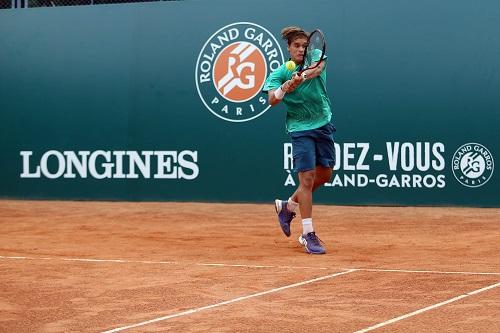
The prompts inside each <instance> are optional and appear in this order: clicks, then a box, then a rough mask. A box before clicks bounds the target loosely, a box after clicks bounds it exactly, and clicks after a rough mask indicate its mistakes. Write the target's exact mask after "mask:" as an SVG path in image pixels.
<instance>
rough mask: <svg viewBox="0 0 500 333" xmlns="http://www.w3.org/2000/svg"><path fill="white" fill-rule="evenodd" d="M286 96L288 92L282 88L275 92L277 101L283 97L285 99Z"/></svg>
mask: <svg viewBox="0 0 500 333" xmlns="http://www.w3.org/2000/svg"><path fill="white" fill-rule="evenodd" d="M285 94H286V92H284V91H283V89H281V86H280V87H279V88H278V89H276V90H275V91H274V97H276V98H277V99H283V97H285Z"/></svg>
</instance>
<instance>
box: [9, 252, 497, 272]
mask: <svg viewBox="0 0 500 333" xmlns="http://www.w3.org/2000/svg"><path fill="white" fill-rule="evenodd" d="M0 259H20V260H22V259H24V260H61V261H80V262H97V263H126V264H157V265H185V266H188V265H195V266H213V267H242V268H277V269H313V270H315V269H317V270H328V269H329V270H331V269H341V270H350V269H354V270H357V271H361V272H393V273H425V274H457V275H500V273H497V272H460V271H432V270H410V269H383V268H353V267H350V268H338V267H308V266H271V265H245V264H224V263H181V262H177V261H151V260H124V259H88V258H87V259H86V258H55V257H52V258H49V257H18V256H0Z"/></svg>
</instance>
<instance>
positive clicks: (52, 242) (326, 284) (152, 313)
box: [0, 200, 500, 332]
mask: <svg viewBox="0 0 500 333" xmlns="http://www.w3.org/2000/svg"><path fill="white" fill-rule="evenodd" d="M314 214H315V221H316V222H315V224H316V229H317V232H318V235H319V236H320V237H321V238H322V240H323V241H324V242H325V244H326V248H327V251H328V253H327V254H326V255H322V256H313V255H308V254H306V253H304V251H303V248H302V247H301V246H300V245H299V244H298V242H297V236H298V233H299V231H300V227H299V224H298V223H297V222H296V221H294V223H293V224H292V236H291V237H290V238H289V239H288V238H286V237H285V236H284V235H283V234H282V233H281V230H280V229H279V226H278V224H277V221H276V217H275V213H274V207H273V205H272V203H271V204H269V205H255V204H214V203H206V204H204V203H123V202H57V201H5V200H4V201H0V221H1V222H0V267H1V269H0V281H1V284H0V285H1V287H0V312H1V313H2V315H1V316H0V331H1V332H106V331H107V332H118V331H128V332H297V331H307V332H368V331H376V332H493V331H499V330H500V316H499V314H500V259H499V256H498V249H499V248H498V244H499V240H500V224H499V221H500V209H472V208H423V207H422V208H414V207H345V206H317V207H316V208H315V212H314Z"/></svg>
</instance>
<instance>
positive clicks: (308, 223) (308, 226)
mask: <svg viewBox="0 0 500 333" xmlns="http://www.w3.org/2000/svg"><path fill="white" fill-rule="evenodd" d="M313 231H314V229H313V219H312V218H311V217H309V218H307V219H302V235H307V234H308V233H310V232H313Z"/></svg>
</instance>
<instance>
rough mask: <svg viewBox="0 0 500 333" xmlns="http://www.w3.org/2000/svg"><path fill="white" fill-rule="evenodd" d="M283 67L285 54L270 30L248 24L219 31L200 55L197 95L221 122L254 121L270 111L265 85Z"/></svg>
mask: <svg viewBox="0 0 500 333" xmlns="http://www.w3.org/2000/svg"><path fill="white" fill-rule="evenodd" d="M282 63H283V52H282V51H281V48H280V46H279V44H278V42H277V41H276V39H275V38H274V36H273V35H272V34H271V33H270V32H269V31H268V30H267V29H265V28H264V27H262V26H260V25H257V24H254V23H249V22H238V23H233V24H229V25H227V26H225V27H223V28H221V29H219V30H218V31H216V32H215V33H214V34H213V35H212V36H211V37H210V38H209V39H208V40H207V41H206V43H205V45H203V48H202V49H201V51H200V54H199V55H198V60H197V62H196V73H195V80H196V89H197V90H198V95H199V96H200V98H201V100H202V101H203V104H205V106H206V107H207V109H208V110H209V111H210V112H212V113H213V114H214V115H216V116H217V117H219V118H221V119H224V120H227V121H231V122H244V121H249V120H252V119H255V118H257V117H259V116H260V115H262V114H264V112H266V111H267V110H268V109H269V107H270V105H269V104H268V103H267V96H266V95H265V94H263V93H262V87H263V86H264V81H265V80H266V77H267V75H268V74H269V73H270V72H271V71H274V70H275V69H277V68H278V67H279V66H280V65H281V64H282Z"/></svg>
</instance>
